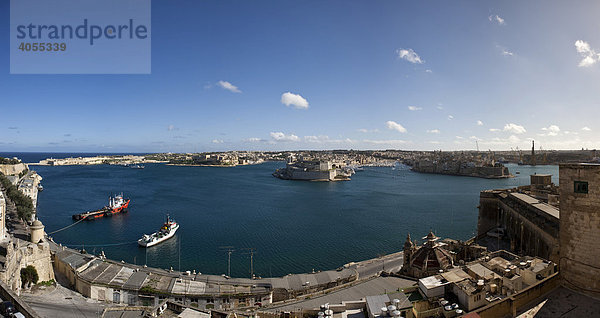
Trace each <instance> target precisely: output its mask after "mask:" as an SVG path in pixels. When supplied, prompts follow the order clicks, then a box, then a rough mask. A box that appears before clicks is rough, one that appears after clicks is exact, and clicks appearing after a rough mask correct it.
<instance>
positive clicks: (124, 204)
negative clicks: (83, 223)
mask: <svg viewBox="0 0 600 318" xmlns="http://www.w3.org/2000/svg"><path fill="white" fill-rule="evenodd" d="M129 202H131V200H130V199H125V198H124V197H123V193H121V194H119V195H115V196H110V197H109V199H108V205H107V206H105V207H103V208H102V209H100V210H96V211H90V212H84V213H79V214H75V215H73V220H76V221H79V220H95V219H98V218H102V217H105V216H112V215H114V214H118V213H124V212H127V208H128V207H129Z"/></svg>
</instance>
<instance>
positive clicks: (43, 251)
mask: <svg viewBox="0 0 600 318" xmlns="http://www.w3.org/2000/svg"><path fill="white" fill-rule="evenodd" d="M5 249H6V251H5V252H6V262H5V264H4V267H3V268H2V269H1V270H0V280H1V281H2V282H4V283H5V284H6V285H8V286H9V288H11V289H12V290H13V291H17V292H18V291H19V290H20V289H21V285H22V284H21V283H22V282H21V268H25V267H27V266H29V265H33V266H34V267H35V269H36V270H37V273H38V277H39V279H38V282H43V281H49V280H53V279H54V270H53V269H52V260H51V256H50V247H49V246H48V243H46V242H43V243H39V244H33V243H30V242H27V241H23V240H19V239H15V238H13V239H12V240H11V241H10V242H8V243H6V244H5Z"/></svg>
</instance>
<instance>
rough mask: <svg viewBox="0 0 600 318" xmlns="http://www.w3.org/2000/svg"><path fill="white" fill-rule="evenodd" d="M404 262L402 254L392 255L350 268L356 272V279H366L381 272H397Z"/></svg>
mask: <svg viewBox="0 0 600 318" xmlns="http://www.w3.org/2000/svg"><path fill="white" fill-rule="evenodd" d="M403 261H404V257H403V253H402V252H400V253H394V254H390V255H386V256H383V257H380V258H374V259H372V260H368V261H363V262H360V263H358V264H356V265H353V266H350V268H353V269H355V270H356V271H357V272H358V278H359V279H363V278H368V277H372V276H377V274H379V273H380V272H382V271H386V272H390V273H391V272H397V271H399V270H400V267H402V263H403Z"/></svg>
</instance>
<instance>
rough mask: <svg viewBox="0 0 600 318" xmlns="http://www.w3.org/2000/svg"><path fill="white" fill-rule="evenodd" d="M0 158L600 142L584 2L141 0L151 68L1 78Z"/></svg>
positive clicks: (596, 50)
mask: <svg viewBox="0 0 600 318" xmlns="http://www.w3.org/2000/svg"><path fill="white" fill-rule="evenodd" d="M9 11H10V10H9V1H3V2H2V3H0V19H1V20H2V21H4V22H5V23H4V27H3V28H0V40H2V41H3V43H4V44H3V45H4V48H5V49H4V50H1V51H0V59H2V60H4V61H5V62H4V63H2V64H0V95H1V96H2V100H1V102H0V114H1V115H0V152H19V151H32V152H34V151H40V152H112V153H116V152H130V153H140V152H206V151H229V150H264V151H277V150H298V149H307V150H325V149H401V150H437V149H442V150H474V149H475V148H476V142H477V143H478V145H479V148H480V149H481V150H488V149H491V150H510V149H511V148H516V147H519V148H520V149H524V150H528V149H530V148H531V141H532V140H535V144H536V150H537V149H539V147H540V146H541V147H543V149H548V150H553V149H581V148H589V149H595V148H599V149H600V138H599V137H600V127H599V126H598V125H597V124H596V122H597V118H599V117H600V87H599V85H598V83H600V19H598V16H597V14H598V12H600V2H597V1H579V2H560V1H527V2H520V1H506V2H496V1H476V2H475V1H458V2H447V1H431V2H418V3H408V2H400V1H397V2H396V1H394V2H388V1H352V2H347V1H302V2H299V1H298V2H294V1H283V2H282V1H251V2H239V1H219V2H212V1H211V2H208V1H192V0H186V1H179V0H178V1H170V2H159V1H154V2H153V3H152V28H151V33H152V74H151V75H10V74H9V62H8V61H9V52H8V43H9V29H8V21H9Z"/></svg>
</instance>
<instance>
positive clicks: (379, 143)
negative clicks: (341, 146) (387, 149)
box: [363, 139, 410, 145]
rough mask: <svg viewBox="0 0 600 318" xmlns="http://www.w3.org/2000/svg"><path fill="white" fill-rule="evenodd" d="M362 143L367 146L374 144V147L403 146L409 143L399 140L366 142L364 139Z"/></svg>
mask: <svg viewBox="0 0 600 318" xmlns="http://www.w3.org/2000/svg"><path fill="white" fill-rule="evenodd" d="M363 142H364V143H367V144H375V145H404V144H407V143H410V142H409V141H406V140H400V139H390V140H368V139H365V140H363Z"/></svg>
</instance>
